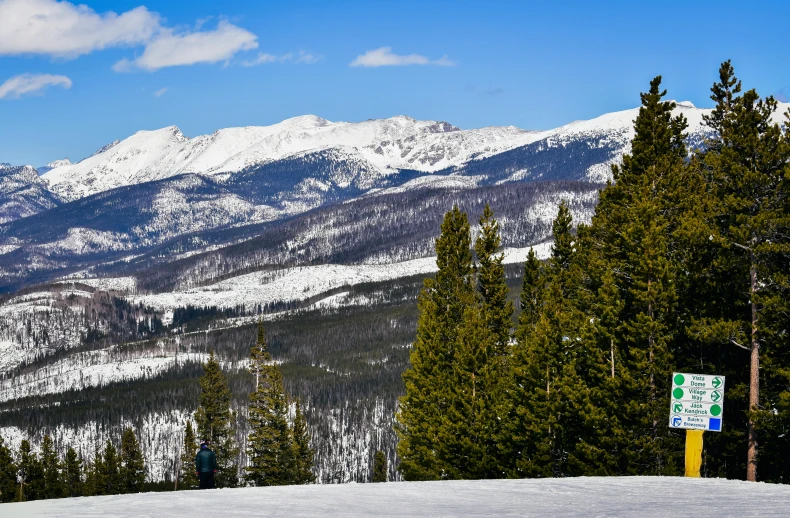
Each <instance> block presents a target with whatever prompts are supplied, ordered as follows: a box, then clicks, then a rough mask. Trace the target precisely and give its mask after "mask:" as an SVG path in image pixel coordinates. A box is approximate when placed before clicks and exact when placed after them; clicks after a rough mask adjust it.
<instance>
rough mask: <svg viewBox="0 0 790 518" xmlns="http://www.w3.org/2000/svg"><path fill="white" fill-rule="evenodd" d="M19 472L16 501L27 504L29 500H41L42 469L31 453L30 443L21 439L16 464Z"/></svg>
mask: <svg viewBox="0 0 790 518" xmlns="http://www.w3.org/2000/svg"><path fill="white" fill-rule="evenodd" d="M17 469H18V470H19V471H18V473H19V477H18V480H19V492H18V494H17V500H18V501H19V502H27V501H30V500H38V499H39V498H41V493H42V489H43V487H42V481H43V478H44V477H43V469H42V467H41V462H40V461H39V460H38V456H37V455H36V452H34V451H32V448H31V447H30V441H28V440H27V439H23V440H22V443H21V444H20V445H19V462H18V463H17Z"/></svg>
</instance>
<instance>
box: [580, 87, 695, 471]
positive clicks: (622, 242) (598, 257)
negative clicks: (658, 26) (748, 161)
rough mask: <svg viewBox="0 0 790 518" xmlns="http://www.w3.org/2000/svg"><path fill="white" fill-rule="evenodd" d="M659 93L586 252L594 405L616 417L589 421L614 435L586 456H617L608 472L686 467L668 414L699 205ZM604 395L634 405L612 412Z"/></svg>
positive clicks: (674, 122)
mask: <svg viewBox="0 0 790 518" xmlns="http://www.w3.org/2000/svg"><path fill="white" fill-rule="evenodd" d="M660 87H661V77H660V76H659V77H656V78H655V79H653V80H652V81H651V82H650V90H649V91H648V92H647V93H643V94H641V98H642V107H641V108H640V110H639V114H638V116H637V118H636V120H635V121H634V126H635V135H634V139H633V142H632V152H631V154H630V155H625V156H624V157H623V163H622V166H614V167H613V177H614V179H615V183H614V184H612V185H608V186H607V188H606V189H604V190H603V191H602V192H601V194H600V201H599V204H598V207H597V208H596V212H595V216H594V217H593V221H592V226H591V228H590V231H589V236H590V245H589V246H588V247H586V248H587V249H589V253H588V257H587V258H585V260H586V261H587V263H586V264H587V265H588V267H591V269H594V270H595V272H594V274H593V277H595V278H594V279H593V281H592V282H591V286H590V288H591V292H592V293H594V294H595V295H594V296H592V299H593V302H592V304H591V308H590V313H591V316H592V317H593V319H592V321H593V326H592V327H593V329H592V330H591V331H590V332H589V333H587V335H586V336H585V342H586V346H587V347H588V348H590V351H589V352H590V354H589V357H593V358H597V360H596V361H594V362H591V363H590V365H588V367H587V369H586V371H587V376H586V378H587V380H586V383H587V385H588V387H590V388H591V391H590V394H591V396H592V397H594V398H596V401H595V402H594V403H593V404H592V406H593V407H594V408H596V409H598V410H599V411H604V413H611V417H610V418H609V419H608V420H606V422H605V423H604V422H603V421H601V420H600V418H598V417H595V416H596V415H597V414H596V413H595V412H590V413H589V414H590V415H591V416H593V417H590V418H589V419H588V420H587V423H588V425H591V427H592V428H593V429H597V430H599V431H600V430H606V434H601V433H600V432H594V433H593V434H592V437H589V438H588V439H586V440H584V441H582V443H581V444H580V447H581V448H589V449H588V450H587V455H588V460H587V462H593V461H592V459H590V458H589V455H590V454H591V452H594V451H599V452H609V453H608V454H607V460H606V462H605V463H604V464H605V465H606V466H607V467H606V468H604V471H605V472H611V471H612V470H617V471H621V470H622V471H624V472H625V473H633V474H673V473H677V472H679V470H680V464H681V463H682V460H681V458H680V455H681V453H682V444H681V443H680V440H681V439H680V437H679V435H677V434H673V433H671V432H670V431H669V430H668V426H667V419H666V408H667V406H668V404H669V399H668V398H669V383H670V374H671V372H672V369H673V368H674V367H675V366H676V365H677V360H676V356H677V357H680V358H685V357H686V356H687V351H688V343H687V341H685V340H684V339H683V335H684V333H685V329H684V326H683V324H682V321H683V319H678V318H677V314H678V299H679V297H680V294H679V293H678V290H677V285H678V271H680V270H681V264H682V262H683V261H684V260H685V258H684V257H683V256H682V253H681V252H679V250H682V249H683V246H681V239H680V237H679V236H680V235H681V234H682V233H684V232H686V233H688V232H689V228H690V227H689V225H690V220H689V219H688V218H687V217H686V210H685V209H686V208H687V207H688V204H689V203H696V202H698V201H699V200H698V199H697V198H696V197H695V196H694V191H693V190H687V191H686V192H683V193H682V192H681V189H688V188H689V187H690V185H698V184H693V183H691V184H690V182H688V181H686V180H687V179H688V178H689V177H688V174H689V173H688V168H687V167H686V164H685V161H686V157H687V150H686V146H685V133H684V131H685V129H686V126H687V123H686V120H685V119H684V118H683V116H682V115H679V116H677V117H673V116H672V110H673V109H674V108H675V103H673V102H668V101H662V98H663V97H664V96H665V95H666V91H665V90H663V91H662V90H661V88H660ZM684 198H686V200H684ZM684 218H686V219H684ZM684 270H688V269H684ZM684 282H686V281H685V280H684ZM605 359H608V362H607V361H605ZM617 361H619V365H617ZM607 363H608V364H609V365H608V366H607V365H606V364H607ZM607 371H609V372H614V374H613V375H610V376H607V375H606V372H607ZM606 393H609V394H617V398H618V399H619V400H620V401H628V402H629V404H627V405H619V406H618V407H616V408H611V407H609V405H608V403H607V401H606V400H605V397H606V396H604V395H603V394H606ZM596 419H598V420H597V421H596ZM612 438H620V439H618V441H619V442H617V443H613V442H612V441H613V439H612Z"/></svg>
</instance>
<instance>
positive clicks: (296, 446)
mask: <svg viewBox="0 0 790 518" xmlns="http://www.w3.org/2000/svg"><path fill="white" fill-rule="evenodd" d="M291 435H292V436H293V454H292V458H293V474H292V476H291V483H292V484H313V483H314V482H315V474H314V473H313V459H314V457H315V451H313V449H312V448H311V447H310V433H309V431H308V429H307V421H306V420H305V417H304V414H303V413H302V404H301V403H300V402H299V399H298V398H297V399H296V411H295V414H294V423H293V430H292V434H291Z"/></svg>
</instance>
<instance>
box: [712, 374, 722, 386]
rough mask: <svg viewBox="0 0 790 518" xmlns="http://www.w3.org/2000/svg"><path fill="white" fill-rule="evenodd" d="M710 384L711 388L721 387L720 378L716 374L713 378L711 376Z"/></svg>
mask: <svg viewBox="0 0 790 518" xmlns="http://www.w3.org/2000/svg"><path fill="white" fill-rule="evenodd" d="M711 384H712V385H713V388H719V387H721V378H720V377H718V376H716V377H715V378H713V381H711Z"/></svg>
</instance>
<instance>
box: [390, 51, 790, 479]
mask: <svg viewBox="0 0 790 518" xmlns="http://www.w3.org/2000/svg"><path fill="white" fill-rule="evenodd" d="M719 75H720V77H719V81H717V82H716V83H715V84H714V85H713V88H712V96H711V98H712V99H713V100H714V102H715V103H716V107H715V109H714V110H713V111H712V112H711V113H710V114H709V115H708V116H706V117H705V122H706V124H707V125H708V127H709V128H710V130H711V135H712V137H711V139H710V140H709V141H708V142H706V143H705V145H704V146H702V147H701V148H700V149H697V150H694V151H693V152H691V153H690V152H689V150H688V149H687V148H686V144H685V142H686V135H685V129H686V127H687V124H686V120H685V119H684V117H683V116H682V115H679V116H673V115H672V110H673V109H674V108H675V103H673V102H669V101H664V100H663V98H664V96H665V95H666V91H662V89H661V87H660V86H661V78H660V77H657V78H655V79H654V80H653V81H652V82H651V84H650V90H649V91H648V92H647V93H643V94H642V96H641V97H642V107H641V109H640V111H639V114H638V117H637V118H636V120H635V136H634V139H633V142H632V152H631V154H630V155H626V156H625V157H624V159H623V163H622V165H621V166H615V167H614V168H613V176H614V183H611V184H609V185H607V186H606V188H605V189H604V190H603V191H602V192H601V193H600V201H599V204H598V206H597V208H596V211H595V215H594V216H593V218H592V221H591V223H590V224H579V225H578V228H577V231H576V232H573V230H572V227H573V225H572V217H571V214H570V211H569V210H568V207H567V206H566V205H562V206H561V207H560V209H559V212H558V215H557V218H556V219H555V221H554V224H553V229H552V232H553V237H554V247H553V250H552V254H551V257H550V258H549V260H548V261H547V262H545V263H541V262H540V261H538V260H537V258H536V257H535V256H534V254H530V256H529V258H528V259H527V262H526V264H525V267H524V276H523V284H522V291H521V297H520V306H521V313H520V315H519V317H518V321H517V323H516V325H515V327H514V326H513V325H512V321H511V316H512V315H513V307H512V306H511V305H510V303H509V302H508V301H507V298H506V297H505V293H506V286H505V274H504V269H503V268H502V255H501V254H500V255H497V250H498V249H499V247H500V238H499V227H498V224H497V222H496V220H495V219H494V217H493V212H492V211H491V210H490V209H488V207H486V209H485V210H484V211H483V216H482V217H481V218H480V221H479V224H480V227H479V228H480V230H479V233H478V235H477V239H476V241H475V243H474V255H475V256H476V261H474V256H473V253H472V239H471V234H470V226H469V222H468V221H467V216H466V214H465V213H463V212H461V210H459V209H458V207H455V208H453V210H452V211H450V212H449V213H447V214H446V216H445V219H444V222H443V223H442V232H441V236H440V237H439V238H438V239H437V241H436V250H437V255H438V259H437V261H438V264H439V271H438V273H437V274H436V277H435V278H431V279H428V280H426V282H425V286H424V289H423V291H422V293H421V294H420V297H419V303H418V304H419V310H420V318H419V323H418V329H417V339H416V341H415V343H414V347H413V350H412V352H411V357H410V367H409V369H408V370H407V371H406V372H405V373H404V376H403V378H404V382H405V385H406V394H405V395H404V396H403V397H402V398H401V400H400V408H399V412H398V415H397V417H396V419H397V424H396V426H397V432H398V435H399V440H400V442H399V444H398V453H399V455H400V465H399V469H400V471H401V473H402V474H403V476H404V478H407V479H412V480H424V479H429V480H430V479H458V478H501V477H563V476H579V475H678V474H682V473H683V465H684V450H683V432H682V431H673V430H671V429H670V428H669V422H668V421H669V411H668V410H669V392H670V386H671V385H670V384H671V381H670V378H671V373H672V372H673V371H684V372H700V373H705V374H719V375H725V376H727V391H726V393H725V397H726V405H725V409H726V412H725V415H724V426H723V431H722V432H721V433H708V434H705V454H704V463H703V473H704V475H706V476H716V477H727V478H741V479H743V478H746V479H748V480H757V478H758V474H759V479H761V480H764V481H772V482H783V483H787V482H789V481H790V464H788V462H787V460H788V458H787V452H788V451H790V433H788V432H790V371H788V369H787V366H788V365H790V345H788V342H787V333H788V329H789V328H790V307H789V306H790V275H788V272H790V210H789V209H790V205H789V204H790V196H789V194H790V192H789V191H790V165H789V164H790V135H789V133H790V132H789V131H788V129H787V128H788V126H789V125H790V113H789V114H787V118H786V119H785V121H784V129H783V128H782V125H781V124H778V123H776V122H773V118H772V117H774V113H775V111H776V109H777V103H776V101H775V100H774V99H773V98H771V97H768V98H766V99H761V98H760V97H759V95H758V94H757V93H756V92H755V91H754V90H749V91H743V89H742V85H741V82H740V81H738V80H737V78H736V77H735V75H734V72H733V68H732V66H731V64H730V62H729V61H728V62H725V63H723V64H722V66H721V69H720V71H719ZM758 464H759V467H760V469H759V472H758V471H757V466H758Z"/></svg>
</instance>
